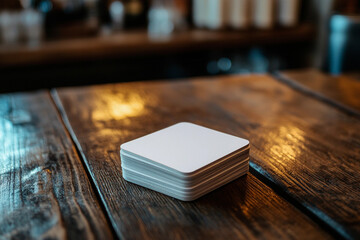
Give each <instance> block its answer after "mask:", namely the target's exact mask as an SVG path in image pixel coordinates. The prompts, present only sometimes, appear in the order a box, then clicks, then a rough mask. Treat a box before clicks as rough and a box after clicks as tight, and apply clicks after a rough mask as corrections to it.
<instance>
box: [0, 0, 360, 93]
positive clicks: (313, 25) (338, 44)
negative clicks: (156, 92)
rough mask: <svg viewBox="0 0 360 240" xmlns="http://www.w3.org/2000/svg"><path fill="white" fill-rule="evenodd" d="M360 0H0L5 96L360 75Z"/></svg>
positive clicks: (0, 55) (0, 74)
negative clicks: (228, 78)
mask: <svg viewBox="0 0 360 240" xmlns="http://www.w3.org/2000/svg"><path fill="white" fill-rule="evenodd" d="M359 14H360V0H152V1H150V0H121V1H119V0H0V39H1V40H0V79H1V87H0V92H10V91H24V90H33V89H39V88H52V87H59V86H76V85H88V84H99V83H111V82H125V81H138V80H152V79H167V80H171V79H178V78H185V77H193V76H206V75H218V74H234V73H244V74H247V73H265V72H273V71H277V70H285V69H295V68H310V67H311V68H314V67H315V68H318V69H321V70H324V71H327V72H330V73H332V74H340V73H342V72H344V71H356V70H359V69H360V63H359V62H360V61H359V60H358V59H359V58H358V57H359V56H360V46H359V43H360V17H359V16H360V15H359Z"/></svg>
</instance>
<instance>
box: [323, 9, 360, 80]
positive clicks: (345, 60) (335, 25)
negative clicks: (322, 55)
mask: <svg viewBox="0 0 360 240" xmlns="http://www.w3.org/2000/svg"><path fill="white" fill-rule="evenodd" d="M329 25H330V33H329V40H328V41H329V43H328V44H329V46H328V59H327V63H328V66H327V70H328V71H329V72H330V73H331V74H333V75H339V74H341V73H342V72H344V71H359V69H360V62H359V57H360V44H359V43H360V16H355V15H354V16H347V15H333V16H331V18H330V22H329Z"/></svg>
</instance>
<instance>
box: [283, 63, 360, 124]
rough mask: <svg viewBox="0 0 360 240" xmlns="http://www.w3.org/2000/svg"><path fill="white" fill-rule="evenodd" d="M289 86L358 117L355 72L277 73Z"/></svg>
mask: <svg viewBox="0 0 360 240" xmlns="http://www.w3.org/2000/svg"><path fill="white" fill-rule="evenodd" d="M277 76H278V77H279V78H280V80H282V81H284V82H285V83H287V84H289V85H290V86H292V87H294V88H295V89H298V90H300V91H303V92H305V93H309V94H310V95H313V96H314V97H316V98H318V99H320V100H323V101H325V102H328V103H329V104H331V105H334V106H336V107H338V108H340V109H343V110H345V111H346V112H349V113H352V114H355V115H357V116H359V117H360V78H357V75H356V74H355V73H353V74H348V75H347V74H343V75H339V76H332V75H329V74H326V73H322V72H320V71H318V70H316V69H304V70H292V71H284V72H280V73H278V74H277Z"/></svg>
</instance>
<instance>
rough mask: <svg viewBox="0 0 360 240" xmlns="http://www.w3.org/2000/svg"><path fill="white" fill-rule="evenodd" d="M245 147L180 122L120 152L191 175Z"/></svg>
mask: <svg viewBox="0 0 360 240" xmlns="http://www.w3.org/2000/svg"><path fill="white" fill-rule="evenodd" d="M248 146H249V141H248V140H246V139H243V138H239V137H235V136H232V135H229V134H225V133H222V132H219V131H215V130H212V129H209V128H205V127H202V126H199V125H196V124H193V123H187V122H182V123H178V124H175V125H172V126H170V127H167V128H164V129H162V130H159V131H157V132H154V133H151V134H149V135H146V136H144V137H140V138H138V139H135V140H132V141H130V142H127V143H124V144H122V145H121V149H122V150H124V151H127V152H130V153H133V154H136V155H138V156H140V157H142V158H144V159H147V160H149V161H152V162H154V163H157V164H161V165H164V166H165V167H168V168H171V169H173V170H175V171H178V172H180V173H183V174H191V173H194V172H195V171H197V170H199V169H201V168H203V167H205V166H207V165H210V164H212V163H214V162H215V161H217V160H219V159H221V158H224V157H226V156H227V155H229V154H232V153H234V152H236V151H239V150H241V149H246V148H247V147H248Z"/></svg>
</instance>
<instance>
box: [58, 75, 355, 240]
mask: <svg viewBox="0 0 360 240" xmlns="http://www.w3.org/2000/svg"><path fill="white" fill-rule="evenodd" d="M53 96H54V98H55V99H56V101H57V104H58V107H59V108H60V109H62V110H61V111H62V112H63V117H64V119H65V120H66V122H67V125H68V127H69V128H70V129H71V131H72V136H73V138H74V139H75V140H76V141H77V145H78V147H79V149H80V151H81V152H82V154H83V156H84V158H85V159H86V162H87V166H88V168H89V171H90V172H91V173H92V177H93V179H94V182H95V183H96V185H97V186H98V188H99V190H100V193H101V195H102V199H104V202H105V204H106V206H107V209H108V212H109V215H111V219H112V222H113V225H115V226H116V231H117V233H118V234H119V236H120V237H129V238H153V237H159V236H161V237H163V238H164V237H166V236H167V234H169V233H168V232H170V233H173V234H176V236H178V238H181V237H184V236H187V235H186V234H189V233H190V232H191V233H193V234H194V236H196V237H197V238H202V237H205V236H211V237H213V238H221V236H233V237H234V236H236V237H238V238H240V237H243V238H245V237H249V238H256V237H263V238H272V237H274V238H278V237H279V236H281V238H292V237H294V238H313V237H315V235H317V234H318V231H319V229H312V230H311V231H308V230H306V231H302V228H303V227H304V226H307V225H308V224H311V225H312V226H316V225H314V223H311V222H308V221H309V220H306V221H307V222H308V223H307V224H306V223H304V222H303V220H301V221H302V222H303V223H301V224H299V225H296V224H295V225H292V226H290V227H283V226H285V225H286V224H288V221H289V218H286V217H285V216H292V219H300V218H301V219H302V218H304V216H302V215H300V213H299V212H296V211H295V210H294V209H293V208H292V207H291V206H290V205H289V204H285V203H282V204H280V205H282V206H283V208H281V209H279V208H278V207H277V206H275V205H273V203H270V202H268V200H269V199H268V196H269V194H268V193H266V194H265V195H262V194H261V192H263V191H264V192H268V191H269V190H268V189H267V188H266V187H265V186H264V184H262V183H260V182H258V181H257V180H256V181H255V179H254V178H253V177H252V176H251V175H249V176H248V177H247V178H246V179H247V180H244V179H239V180H237V181H235V182H233V183H230V184H228V185H227V186H226V187H224V188H220V189H218V190H216V191H215V192H213V193H211V194H209V195H206V196H204V197H203V198H201V199H200V200H198V201H195V202H191V203H182V202H179V201H176V200H174V199H172V198H170V197H166V196H163V195H161V194H158V193H156V192H153V191H150V190H147V189H145V188H142V187H138V186H136V185H133V184H130V183H127V182H125V181H124V180H123V179H122V177H121V166H120V158H119V149H120V144H122V143H124V142H126V141H129V140H132V139H135V138H137V137H140V136H143V135H145V134H148V133H151V132H153V131H156V130H159V129H161V128H164V127H167V126H169V125H172V124H174V123H177V122H181V121H189V122H194V123H197V124H201V125H204V126H207V127H210V128H214V129H217V130H220V131H224V132H228V133H230V134H234V135H238V136H240V137H245V138H248V139H250V141H251V166H252V169H253V170H254V171H256V172H257V173H259V174H262V176H264V177H266V179H268V180H269V181H271V182H272V183H274V184H276V186H278V188H279V189H280V190H281V191H282V192H283V193H284V194H286V195H287V196H289V197H290V198H291V199H294V201H296V202H297V203H299V204H300V205H301V206H302V207H303V208H305V209H307V210H308V211H309V212H311V213H312V214H313V215H314V216H317V218H318V219H320V220H321V221H322V222H324V223H325V224H327V226H329V227H332V228H333V229H334V231H336V232H337V233H338V234H339V235H341V236H342V237H344V238H349V239H351V238H356V237H357V236H359V206H360V204H359V191H360V190H359V181H358V179H359V174H360V173H359V172H360V171H359V170H360V166H359V162H358V161H356V159H358V158H359V154H360V153H359V151H358V150H357V149H360V148H359V145H360V143H359V141H357V139H359V132H360V131H358V130H359V128H360V122H359V121H358V120H357V119H353V118H351V117H349V116H346V115H344V114H343V113H342V112H338V111H336V110H335V109H333V108H330V107H328V106H327V105H325V104H323V103H321V102H317V101H315V100H314V99H311V98H307V97H304V96H303V95H301V94H299V93H297V92H295V91H293V90H291V89H290V88H288V87H286V86H284V85H282V84H280V83H278V82H277V81H275V80H274V79H272V78H270V77H267V76H261V75H259V76H243V77H240V76H231V77H219V78H206V79H197V80H194V79H192V80H191V79H186V80H185V81H176V82H140V83H126V84H115V85H103V86H91V87H81V88H63V89H58V90H57V92H54V94H53ZM324 124H325V126H326V125H328V126H332V129H331V130H329V129H328V128H325V127H323V126H324ZM243 181H246V183H244V182H243ZM254 182H255V183H256V184H255V183H254ZM254 184H255V185H258V187H257V188H258V190H256V192H257V193H256V194H254V195H252V194H250V193H246V195H251V196H253V197H251V198H255V200H254V201H259V202H261V203H257V204H259V205H258V206H259V207H257V208H256V209H257V210H254V211H250V212H248V211H247V210H246V208H242V206H246V205H247V204H248V203H246V201H248V200H249V199H250V198H246V199H245V201H244V200H241V199H243V198H244V194H245V193H244V192H241V191H244V190H243V188H247V189H249V190H250V189H253V185H254ZM263 189H267V190H263ZM246 191H248V190H246ZM254 191H255V190H254ZM271 192H272V191H271ZM271 195H273V193H272V194H271ZM276 199H277V201H278V200H279V201H280V199H279V198H278V197H276ZM209 202H211V204H209ZM204 204H205V205H206V207H204ZM265 206H266V207H265ZM265 209H266V212H267V213H266V214H265V213H264V212H262V210H265ZM276 209H277V210H276ZM278 210H280V212H278ZM218 211H220V212H221V214H220V213H219V212H218ZM237 211H240V212H239V214H238V215H236V217H233V215H232V214H233V213H234V212H237ZM290 212H294V213H290ZM219 214H220V215H219ZM270 215H271V216H272V215H274V216H277V218H276V219H273V218H271V217H270ZM187 216H192V218H188V217H187ZM199 218H200V219H201V220H199ZM220 219H222V220H221V221H220ZM269 221H270V222H269ZM294 221H295V222H298V221H299V220H294ZM205 222H206V223H205ZM195 225H198V226H196V227H195ZM179 226H181V227H179ZM184 226H187V228H184ZM199 226H200V227H199ZM215 227H216V229H217V231H216V232H214V231H212V229H215ZM298 227H299V228H298ZM133 228H135V229H139V231H132V229H133ZM282 231H286V232H287V233H284V232H282ZM304 232H306V234H304ZM244 233H249V234H246V235H245V234H244ZM288 234H289V235H288ZM174 237H175V235H174Z"/></svg>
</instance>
